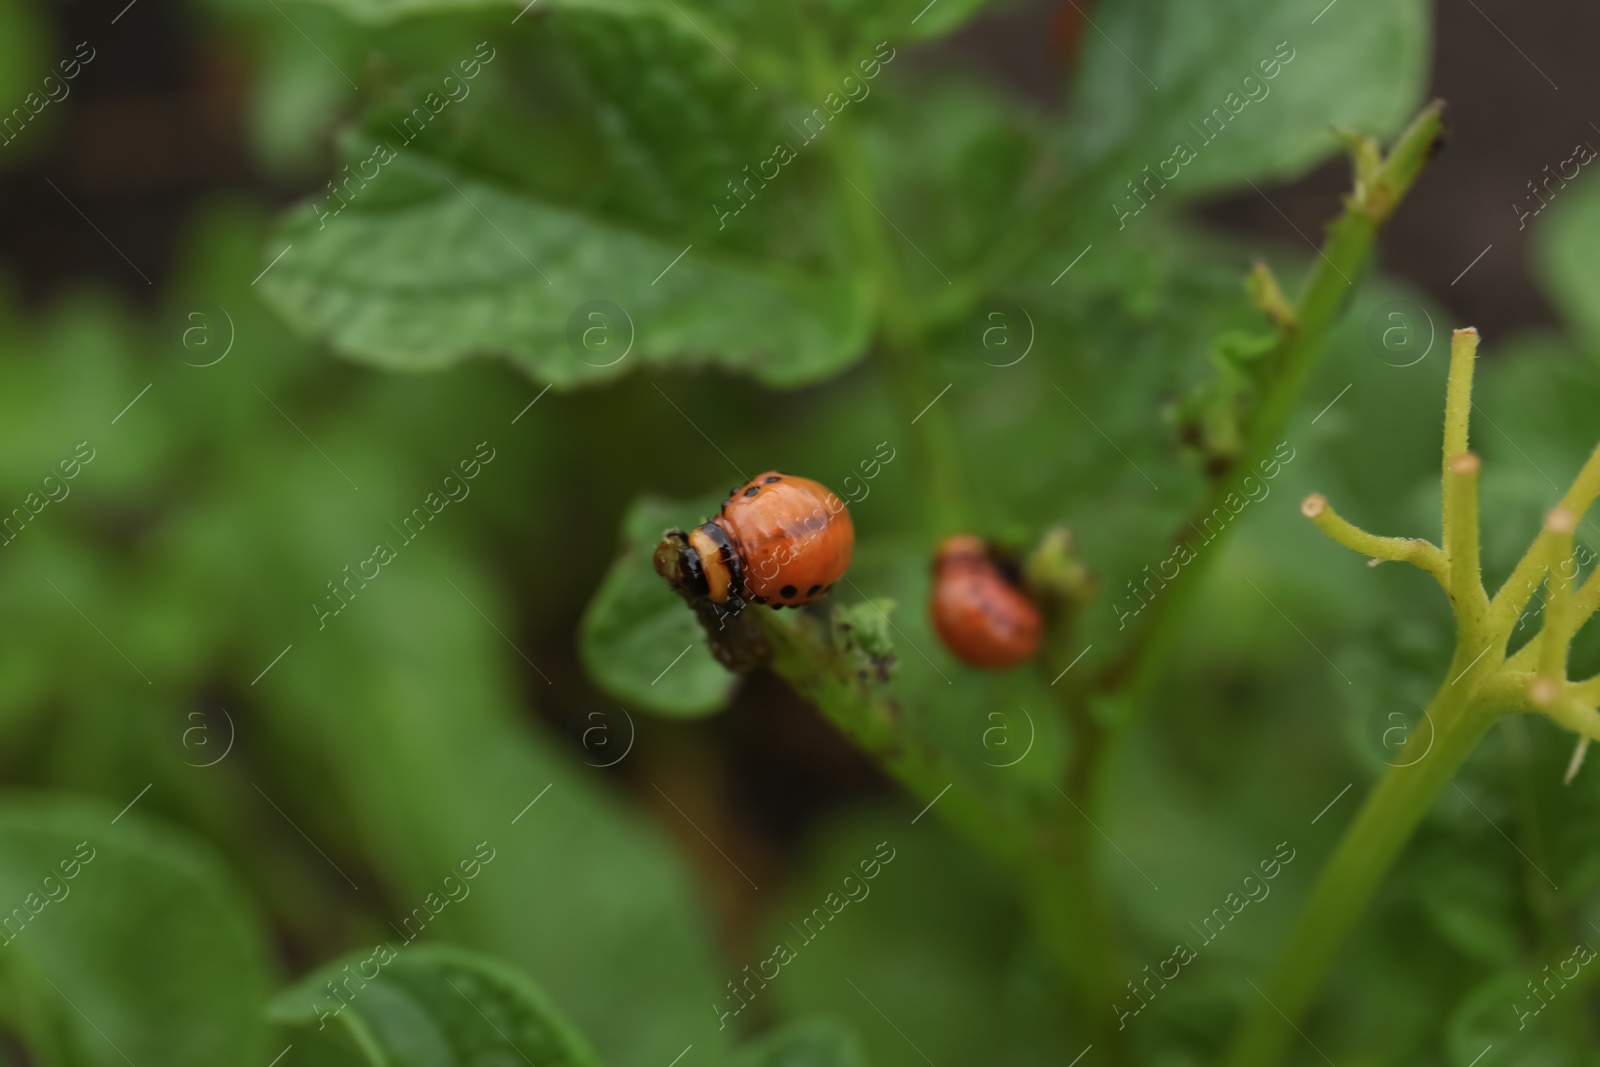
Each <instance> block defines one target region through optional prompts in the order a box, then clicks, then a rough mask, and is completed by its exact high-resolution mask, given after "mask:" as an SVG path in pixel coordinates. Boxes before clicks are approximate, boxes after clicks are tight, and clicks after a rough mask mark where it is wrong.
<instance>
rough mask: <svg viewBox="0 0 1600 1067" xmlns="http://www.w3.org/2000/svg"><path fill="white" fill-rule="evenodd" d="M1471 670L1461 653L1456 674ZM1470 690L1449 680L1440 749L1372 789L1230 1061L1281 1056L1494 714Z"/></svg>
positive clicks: (1257, 1063) (1254, 1062)
mask: <svg viewBox="0 0 1600 1067" xmlns="http://www.w3.org/2000/svg"><path fill="white" fill-rule="evenodd" d="M1465 668H1466V662H1465V657H1463V655H1462V654H1461V653H1460V652H1459V651H1458V652H1457V655H1456V662H1453V663H1452V664H1451V667H1450V670H1451V676H1452V677H1454V676H1456V675H1457V674H1458V673H1459V672H1460V671H1462V670H1464V669H1465ZM1470 692H1471V691H1470V689H1468V688H1466V687H1464V686H1451V685H1450V684H1449V683H1448V682H1447V683H1446V684H1445V685H1444V686H1443V687H1441V688H1440V690H1439V692H1438V694H1437V695H1436V696H1435V697H1434V698H1433V700H1432V701H1431V702H1430V703H1429V705H1428V707H1427V709H1426V711H1427V715H1426V718H1427V721H1429V722H1431V723H1433V726H1434V739H1433V747H1432V748H1431V749H1430V750H1429V752H1428V754H1427V755H1426V756H1424V757H1423V758H1422V759H1420V760H1418V761H1416V762H1415V763H1412V764H1409V765H1407V766H1403V767H1391V768H1390V769H1389V770H1388V771H1387V772H1386V773H1385V774H1384V776H1383V778H1382V779H1381V780H1380V781H1379V782H1378V785H1377V787H1376V788H1375V789H1373V791H1372V793H1371V794H1369V795H1368V797H1367V800H1366V803H1364V804H1363V805H1362V806H1361V810H1360V811H1359V812H1358V813H1357V814H1356V817H1355V821H1354V822H1352V823H1351V824H1350V828H1349V829H1348V830H1346V831H1345V834H1344V836H1343V837H1342V838H1341V839H1340V841H1339V845H1338V847H1337V848H1336V849H1335V851H1334V854H1333V856H1332V857H1331V858H1330V859H1329V860H1328V863H1327V865H1326V866H1325V867H1324V868H1323V870H1322V873H1321V874H1320V875H1319V876H1318V878H1317V883H1316V886H1315V887H1314V888H1313V889H1312V891H1311V896H1310V897H1309V898H1308V899H1307V900H1306V902H1305V904H1304V905H1303V906H1302V908H1301V911H1300V915H1299V917H1298V919H1297V920H1296V922H1295V925H1294V927H1293V929H1292V930H1291V931H1290V934H1289V939H1288V941H1287V942H1286V943H1285V945H1284V948H1283V950H1282V952H1281V953H1280V954H1279V956H1278V960H1277V963H1276V964H1275V965H1274V967H1273V969H1272V971H1271V972H1270V973H1269V975H1268V977H1267V980H1266V982H1265V983H1264V984H1263V986H1262V991H1261V993H1260V995H1259V996H1254V997H1252V998H1251V1000H1250V1001H1249V1004H1248V1007H1247V1008H1246V1010H1245V1021H1244V1024H1243V1026H1242V1027H1241V1029H1240V1031H1239V1034H1238V1036H1237V1038H1236V1039H1235V1041H1234V1044H1233V1046H1232V1048H1231V1049H1230V1051H1229V1053H1228V1056H1227V1058H1226V1060H1225V1062H1226V1063H1227V1064H1228V1065H1229V1067H1270V1065H1273V1064H1277V1063H1279V1062H1281V1060H1282V1058H1283V1057H1282V1053H1283V1049H1284V1047H1285V1044H1286V1042H1287V1041H1288V1040H1289V1039H1290V1038H1291V1037H1292V1036H1293V1034H1294V1033H1295V1031H1294V1030H1293V1029H1291V1023H1292V1021H1293V1020H1297V1019H1299V1018H1300V1017H1302V1016H1303V1015H1304V1014H1305V1012H1306V1009H1307V1008H1309V1007H1310V1005H1311V1000H1312V997H1313V996H1314V995H1315V993H1316V990H1317V988H1318V986H1319V985H1321V982H1322V977H1323V975H1324V974H1325V973H1326V971H1327V969H1328V967H1329V966H1330V965H1331V964H1332V962H1333V960H1334V957H1335V955H1336V954H1337V952H1338V950H1339V947H1340V946H1341V945H1342V944H1343V943H1344V940H1345V937H1346V936H1347V935H1348V934H1349V932H1350V930H1351V928H1352V927H1354V926H1355V924H1356V921H1357V920H1358V919H1359V918H1360V916H1361V913H1362V912H1363V911H1364V910H1365V909H1366V907H1367V904H1368V902H1369V901H1370V900H1371V899H1372V895H1373V893H1374V891H1375V890H1376V889H1377V887H1378V884H1379V882H1380V881H1381V880H1382V878H1383V876H1384V874H1385V873H1387V872H1388V870H1389V867H1390V865H1391V864H1393V862H1394V860H1395V857H1397V856H1398V855H1399V854H1400V850H1401V849H1402V848H1403V847H1404V846H1405V844H1406V842H1407V841H1408V840H1409V839H1410V837H1411V834H1412V832H1413V831H1414V830H1416V828H1417V826H1418V824H1420V823H1421V821H1422V817H1423V816H1424V815H1425V814H1426V813H1427V811H1428V808H1429V807H1430V806H1432V804H1433V800H1434V798H1435V797H1436V796H1437V795H1438V793H1439V791H1440V790H1441V789H1443V788H1444V786H1445V784H1446V783H1447V782H1449V781H1450V779H1451V777H1453V776H1454V774H1455V772H1456V770H1457V769H1458V768H1459V767H1460V766H1461V765H1462V764H1463V763H1464V762H1466V759H1467V756H1468V755H1470V754H1471V752H1472V749H1473V747H1474V746H1475V745H1476V744H1477V743H1478V739H1479V738H1480V737H1482V736H1483V733H1484V730H1485V729H1486V728H1487V727H1488V724H1489V722H1490V721H1491V720H1492V716H1490V715H1487V714H1483V713H1481V712H1480V713H1477V714H1474V713H1472V709H1471V707H1470V704H1471V702H1470Z"/></svg>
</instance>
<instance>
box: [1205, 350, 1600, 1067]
mask: <svg viewBox="0 0 1600 1067" xmlns="http://www.w3.org/2000/svg"><path fill="white" fill-rule="evenodd" d="M1476 348H1477V334H1476V332H1475V331H1467V330H1457V331H1456V333H1455V339H1454V341H1453V343H1452V345H1451V367H1450V381H1449V385H1448V389H1447V395H1446V414H1445V428H1444V457H1445V458H1444V470H1443V475H1442V480H1443V490H1444V492H1443V497H1444V505H1443V509H1442V511H1443V514H1442V525H1443V527H1444V530H1443V545H1444V547H1443V550H1442V554H1443V557H1444V565H1445V568H1446V573H1447V577H1448V583H1447V588H1448V591H1449V594H1450V599H1451V601H1452V603H1453V604H1454V607H1455V614H1456V620H1457V634H1456V649H1455V655H1454V656H1453V657H1452V660H1451V663H1450V669H1449V675H1448V676H1447V678H1446V681H1445V682H1443V683H1442V684H1441V685H1440V687H1439V691H1438V693H1437V694H1435V696H1434V698H1433V701H1432V702H1431V703H1430V704H1429V706H1428V708H1427V712H1426V719H1427V722H1428V724H1429V726H1430V727H1431V728H1432V731H1433V735H1432V740H1431V743H1430V746H1429V748H1428V749H1427V750H1426V751H1425V753H1424V755H1423V757H1422V758H1421V759H1419V760H1417V761H1416V762H1414V763H1412V764H1409V765H1406V766H1391V769H1390V770H1389V771H1388V772H1387V773H1386V774H1385V775H1384V777H1383V778H1382V780H1381V781H1380V782H1379V784H1378V786H1377V788H1376V789H1375V790H1374V791H1373V793H1372V794H1371V796H1370V797H1369V798H1368V800H1367V802H1366V803H1365V804H1364V805H1363V806H1362V809H1361V811H1360V813H1359V814H1358V815H1357V816H1356V820H1355V822H1354V823H1353V824H1352V825H1351V826H1350V828H1349V829H1348V830H1347V831H1346V832H1345V834H1344V836H1343V838H1341V840H1340V842H1339V845H1338V847H1337V849H1336V850H1335V852H1334V854H1333V856H1332V858H1331V859H1330V860H1329V861H1328V864H1327V866H1326V867H1325V868H1324V869H1323V871H1322V873H1321V875H1319V877H1318V879H1317V884H1316V886H1315V887H1314V888H1313V890H1312V893H1311V896H1310V898H1309V899H1308V900H1307V902H1306V904H1305V906H1304V908H1303V910H1302V911H1301V914H1300V916H1299V919H1298V920H1297V923H1296V925H1295V927H1294V930H1293V931H1292V933H1291V934H1290V937H1289V940H1288V942H1287V943H1286V944H1285V945H1284V948H1283V950H1282V953H1281V954H1280V956H1279V958H1278V961H1277V963H1276V965H1275V966H1274V968H1273V970H1272V972H1271V974H1270V975H1269V976H1268V978H1267V981H1266V988H1265V990H1263V991H1262V992H1261V1002H1260V1003H1252V1004H1251V1006H1250V1008H1249V1009H1248V1010H1247V1012H1246V1017H1245V1022H1244V1024H1243V1026H1242V1027H1241V1029H1240V1031H1239V1035H1238V1037H1237V1039H1236V1041H1235V1042H1234V1045H1233V1047H1232V1050H1231V1053H1230V1056H1229V1059H1228V1061H1227V1062H1228V1063H1229V1064H1230V1065H1231V1067H1268V1065H1269V1064H1272V1063H1275V1062H1277V1061H1278V1059H1279V1058H1280V1056H1281V1054H1282V1051H1283V1048H1284V1044H1285V1042H1286V1041H1287V1040H1288V1038H1289V1033H1290V1028H1291V1026H1292V1025H1293V1023H1294V1020H1296V1019H1298V1018H1300V1017H1301V1016H1302V1015H1303V1014H1304V1013H1305V1011H1306V1009H1307V1008H1308V1007H1309V1006H1310V1004H1311V1000H1312V997H1313V995H1314V994H1315V991H1316V989H1317V987H1318V985H1319V984H1320V983H1321V981H1322V978H1323V975H1324V974H1325V972H1326V971H1327V969H1328V967H1329V966H1330V965H1331V963H1332V962H1333V958H1334V955H1335V953H1336V952H1337V950H1338V948H1339V945H1340V944H1341V943H1342V941H1343V940H1344V938H1345V936H1346V935H1347V934H1348V933H1349V931H1350V929H1351V928H1352V927H1353V926H1354V925H1355V923H1356V921H1357V919H1358V918H1359V916H1360V914H1361V912H1362V911H1363V909H1365V907H1366V906H1367V904H1368V903H1369V902H1370V900H1371V898H1372V895H1373V893H1374V891H1375V890H1376V889H1377V886H1378V883H1379V882H1380V881H1381V879H1382V878H1383V876H1384V874H1385V873H1386V872H1387V871H1388V869H1389V867H1390V866H1391V865H1392V864H1393V862H1394V861H1395V859H1396V857H1398V856H1399V854H1400V851H1401V849H1402V848H1404V846H1405V844H1406V842H1407V840H1409V838H1410V836H1411V834H1412V833H1413V832H1414V831H1415V829H1416V827H1417V826H1418V824H1419V823H1420V822H1421V820H1422V818H1423V816H1424V815H1425V814H1426V812H1427V810H1428V808H1429V807H1430V806H1431V804H1432V803H1433V800H1434V797H1435V796H1436V795H1437V794H1438V792H1439V791H1440V790H1441V789H1442V788H1443V787H1444V785H1445V783H1447V782H1449V781H1450V779H1451V778H1452V777H1453V776H1454V774H1455V772H1456V771H1457V769H1458V768H1459V767H1460V766H1461V765H1462V764H1463V763H1464V762H1465V761H1466V759H1467V757H1468V756H1469V755H1471V753H1472V750H1473V748H1474V746H1475V745H1476V744H1477V742H1478V739H1479V738H1480V737H1481V736H1482V735H1483V733H1484V731H1485V730H1486V729H1487V727H1488V725H1489V724H1490V723H1491V722H1493V721H1494V719H1495V718H1496V717H1497V716H1499V715H1503V714H1508V713H1511V712H1518V711H1523V712H1527V711H1539V712H1543V713H1544V714H1546V715H1549V716H1550V717H1551V718H1553V719H1555V720H1556V721H1557V722H1558V723H1560V724H1561V725H1563V726H1565V727H1567V728H1568V729H1570V730H1572V731H1574V732H1576V733H1578V734H1579V735H1580V737H1581V738H1583V739H1584V740H1583V741H1580V743H1579V746H1578V750H1577V751H1576V752H1575V753H1574V754H1573V760H1572V764H1571V766H1570V767H1569V770H1568V778H1569V780H1570V777H1571V775H1572V774H1573V773H1575V772H1576V770H1577V767H1578V765H1579V764H1580V763H1581V761H1582V757H1583V752H1584V749H1585V747H1586V745H1587V742H1588V740H1590V739H1595V738H1600V712H1597V711H1596V710H1595V703H1596V699H1595V698H1596V697H1600V676H1597V677H1595V678H1591V679H1587V680H1585V681H1583V682H1579V683H1576V684H1574V683H1571V682H1568V681H1567V677H1566V674H1567V659H1568V648H1569V645H1570V643H1571V640H1572V636H1573V634H1574V632H1575V631H1576V629H1577V626H1578V625H1579V624H1580V623H1581V621H1582V619H1581V618H1580V617H1579V616H1578V614H1577V611H1576V610H1575V609H1576V604H1575V600H1576V597H1575V595H1574V592H1573V579H1574V578H1575V576H1576V572H1577V567H1576V564H1575V561H1574V560H1573V555H1572V553H1573V532H1574V530H1575V529H1576V527H1577V523H1578V515H1579V514H1580V511H1579V510H1577V509H1578V507H1581V508H1587V507H1588V506H1589V505H1590V504H1591V503H1593V501H1594V498H1595V494H1596V493H1597V492H1600V477H1597V475H1596V473H1595V471H1594V468H1595V466H1596V464H1595V459H1594V458H1593V457H1591V459H1590V462H1589V463H1588V464H1586V465H1585V467H1584V469H1583V471H1582V472H1580V474H1579V476H1578V479H1577V481H1576V482H1575V483H1574V484H1573V486H1572V488H1571V489H1570V490H1568V492H1567V493H1566V495H1565V496H1564V497H1563V502H1562V504H1561V505H1560V506H1558V507H1556V508H1555V509H1553V510H1552V511H1551V512H1550V513H1549V514H1548V515H1547V516H1546V518H1545V522H1544V528H1543V530H1541V531H1540V533H1539V535H1538V536H1537V537H1535V538H1534V540H1533V543H1532V544H1531V545H1530V546H1529V548H1528V551H1527V553H1526V554H1525V555H1524V556H1523V559H1522V561H1521V562H1520V563H1519V564H1518V565H1517V568H1516V570H1515V571H1514V572H1513V575H1514V577H1515V576H1516V575H1521V576H1522V580H1523V581H1524V582H1525V583H1526V584H1527V585H1528V586H1529V590H1530V591H1529V593H1528V595H1529V596H1531V595H1532V594H1531V587H1532V584H1533V582H1534V580H1535V577H1536V576H1538V575H1540V574H1541V572H1548V574H1549V582H1550V598H1549V603H1548V604H1547V606H1546V608H1545V614H1544V624H1543V626H1542V628H1541V629H1540V632H1539V633H1538V634H1537V635H1536V636H1535V638H1534V639H1533V640H1532V641H1530V642H1528V644H1527V646H1526V647H1524V648H1522V649H1521V650H1519V651H1518V652H1517V654H1516V655H1515V656H1512V657H1510V658H1509V659H1507V657H1506V654H1505V650H1506V646H1507V644H1508V643H1509V641H1510V636H1511V630H1512V627H1513V626H1515V625H1516V622H1517V619H1518V617H1519V616H1520V614H1521V608H1520V606H1518V607H1511V606H1509V605H1513V604H1515V602H1516V600H1517V598H1518V597H1519V596H1520V595H1521V589H1522V586H1521V585H1515V586H1510V591H1509V592H1508V591H1507V589H1505V588H1503V589H1502V590H1501V592H1500V594H1499V595H1498V596H1497V598H1496V600H1495V602H1494V603H1493V606H1492V607H1491V603H1490V601H1489V600H1488V598H1487V594H1486V593H1485V591H1484V588H1483V580H1482V576H1481V572H1480V569H1479V558H1478V556H1479V549H1478V524H1479V516H1478V494H1477V487H1478V474H1479V469H1480V466H1481V464H1480V463H1479V461H1478V458H1477V457H1476V456H1475V455H1473V454H1472V453H1470V452H1468V451H1466V446H1467V443H1468V441H1467V422H1468V416H1469V413H1470V411H1471V408H1472V361H1473V359H1474V357H1475V353H1476ZM1597 455H1600V452H1597ZM1306 505H1307V506H1306V507H1305V508H1304V509H1303V510H1304V511H1305V513H1306V514H1307V515H1308V516H1309V517H1310V518H1312V519H1313V520H1314V521H1316V522H1317V524H1318V525H1319V526H1320V527H1322V528H1323V529H1324V530H1325V531H1327V532H1328V533H1329V534H1330V536H1332V537H1334V538H1335V539H1336V540H1339V541H1340V542H1342V543H1344V544H1347V545H1349V546H1350V547H1352V548H1355V549H1356V550H1357V551H1361V552H1369V553H1370V551H1371V550H1373V549H1375V548H1377V549H1388V550H1390V551H1391V553H1392V554H1393V555H1400V554H1401V553H1402V551H1403V549H1402V547H1401V546H1402V545H1404V543H1403V542H1400V543H1395V542H1394V539H1385V538H1376V537H1374V536H1373V535H1371V534H1367V533H1365V532H1363V531H1360V530H1356V529H1355V528H1354V527H1351V526H1349V524H1348V523H1343V522H1342V520H1337V519H1333V518H1330V517H1329V512H1328V511H1327V508H1326V502H1325V501H1323V500H1322V498H1321V497H1320V496H1313V497H1311V498H1308V500H1307V502H1306ZM1429 547H1430V548H1431V547H1432V546H1429ZM1380 558H1382V557H1380ZM1569 565H1570V567H1569ZM1508 584H1509V583H1508ZM1522 603H1523V604H1525V603H1526V598H1523V599H1522ZM1490 653H1493V655H1491V654H1490ZM1535 664H1536V665H1537V670H1536V671H1535V670H1531V669H1530V668H1531V667H1533V666H1534V665H1535Z"/></svg>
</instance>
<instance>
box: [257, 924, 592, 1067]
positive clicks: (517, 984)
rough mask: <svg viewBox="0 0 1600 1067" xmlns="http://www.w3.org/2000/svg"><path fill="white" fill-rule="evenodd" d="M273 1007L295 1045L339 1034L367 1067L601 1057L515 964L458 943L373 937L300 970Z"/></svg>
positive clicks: (581, 1063)
mask: <svg viewBox="0 0 1600 1067" xmlns="http://www.w3.org/2000/svg"><path fill="white" fill-rule="evenodd" d="M270 1014H271V1016H272V1018H273V1019H274V1020H275V1021H277V1022H280V1023H283V1024H285V1025H289V1026H297V1027H304V1028H305V1030H306V1031H307V1032H306V1033H304V1034H302V1035H298V1036H296V1037H295V1042H296V1043H297V1044H305V1045H309V1046H313V1047H315V1046H318V1045H321V1044H324V1043H331V1042H334V1041H337V1040H339V1039H340V1038H343V1039H346V1040H347V1041H348V1042H349V1043H350V1044H353V1045H354V1046H355V1047H356V1048H357V1049H358V1050H359V1051H360V1052H361V1053H362V1054H363V1055H364V1057H365V1062H367V1063H369V1064H371V1065H372V1067H435V1065H441V1064H451V1065H453V1067H498V1065H500V1064H505V1063H515V1062H518V1061H519V1059H520V1060H526V1061H527V1062H529V1063H537V1064H539V1065H540V1067H599V1065H600V1060H599V1059H598V1058H597V1057H596V1056H595V1054H594V1052H593V1051H591V1050H590V1048H589V1046H588V1044H587V1043H586V1042H585V1041H584V1040H583V1037H582V1036H581V1035H579V1033H578V1032H577V1031H576V1030H575V1029H573V1027H572V1026H571V1024H569V1023H568V1022H567V1021H566V1019H565V1018H564V1017H563V1016H562V1015H561V1014H560V1013H559V1012H558V1011H556V1009H555V1008H554V1007H553V1006H552V1005H551V1004H550V1002H549V1001H548V1000H547V999H546V998H545V995H544V993H543V992H542V991H541V990H540V989H539V988H538V987H537V986H535V985H534V984H533V983H532V982H531V981H529V980H528V979H527V978H526V977H524V976H523V975H522V973H521V972H519V971H517V970H514V969H513V968H511V967H508V966H506V965H505V964H503V963H501V962H499V961H498V960H495V959H493V958H491V957H489V956H483V955H479V954H478V953H475V952H468V951H466V950H465V949H458V948H449V947H443V946H433V945H417V946H414V947H413V946H408V945H406V944H405V943H403V942H402V943H398V944H396V943H393V942H390V943H386V944H383V945H378V946H375V947H374V948H373V949H372V950H371V951H367V952H359V953H355V954H353V955H351V956H349V957H346V958H344V959H341V960H336V961H334V962H333V963H330V964H328V965H327V966H325V967H323V968H322V969H320V970H318V971H315V972H313V973H312V974H309V975H307V976H306V977H305V978H302V979H301V980H300V981H299V982H297V983H296V984H295V985H294V986H292V987H290V988H289V989H287V990H285V991H283V992H282V993H280V994H278V996H277V997H275V998H274V999H273V1002H272V1005H271V1008H270ZM313 1024H315V1025H313Z"/></svg>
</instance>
